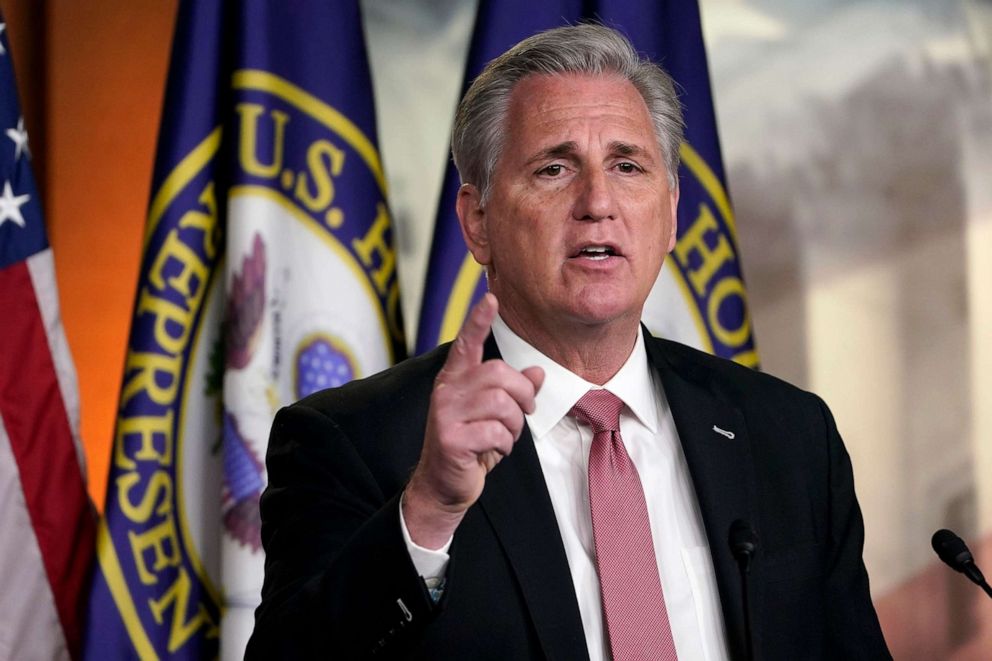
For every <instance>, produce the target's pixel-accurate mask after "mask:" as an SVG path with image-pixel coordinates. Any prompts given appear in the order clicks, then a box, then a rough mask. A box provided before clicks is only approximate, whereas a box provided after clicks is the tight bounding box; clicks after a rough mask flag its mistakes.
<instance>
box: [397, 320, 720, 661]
mask: <svg viewBox="0 0 992 661" xmlns="http://www.w3.org/2000/svg"><path fill="white" fill-rule="evenodd" d="M493 335H494V336H495V339H496V344H497V346H499V350H500V353H501V354H502V357H503V360H504V361H506V362H507V364H509V365H510V366H511V367H513V368H515V369H518V370H520V369H523V368H525V367H530V366H532V365H537V366H539V367H541V368H543V369H544V374H545V378H544V385H543V386H542V387H541V390H540V392H539V393H538V394H537V406H536V410H535V411H534V413H532V414H530V415H527V416H526V419H527V425H528V426H529V427H530V431H531V435H532V436H533V439H534V446H535V448H536V449H537V456H538V459H539V460H540V462H541V469H542V471H543V473H544V479H545V482H546V483H547V486H548V491H549V493H550V495H551V503H552V506H553V507H554V511H555V517H556V518H557V520H558V529H559V531H560V533H561V538H562V542H563V543H564V546H565V555H566V557H567V558H568V567H569V570H570V573H571V576H572V584H573V586H574V588H575V595H576V598H577V600H578V604H579V613H580V615H581V617H582V626H583V629H584V630H585V637H586V645H587V647H588V650H589V656H590V659H591V661H607V660H608V659H610V652H609V642H608V640H607V639H606V635H605V630H604V627H603V607H602V600H601V598H600V592H599V578H598V576H597V574H596V553H595V546H594V542H593V533H592V518H591V515H590V511H589V483H588V468H589V449H590V446H591V444H592V436H593V434H592V429H591V428H590V427H589V426H588V425H580V424H578V422H577V421H576V419H575V418H573V417H571V416H569V415H568V412H569V410H571V408H572V406H573V405H574V404H575V403H576V402H577V401H578V400H579V398H580V397H582V395H584V394H585V393H586V392H588V391H589V390H591V389H594V388H599V387H600V386H597V385H595V384H592V383H589V382H588V381H585V380H584V379H582V378H581V377H579V376H578V375H576V374H573V373H572V372H570V371H568V370H567V369H565V368H564V367H562V366H561V365H559V364H557V363H555V362H554V361H552V360H551V359H550V358H548V357H547V356H545V355H544V354H542V353H541V352H539V351H538V350H537V349H535V348H534V347H532V346H531V345H529V344H528V343H527V342H525V341H524V340H523V339H521V338H520V337H519V336H518V335H517V334H516V333H514V332H513V331H512V330H510V328H509V327H508V326H507V325H506V324H505V323H504V322H503V321H502V319H500V318H498V317H497V319H496V320H495V322H494V323H493ZM602 387H603V388H605V389H606V390H609V391H610V392H611V393H613V394H614V395H616V396H617V397H619V398H620V399H622V400H623V402H624V408H623V410H622V411H621V413H620V434H621V436H622V437H623V442H624V446H625V447H626V449H627V453H628V454H629V455H630V458H631V461H633V462H634V465H635V466H636V467H637V472H638V475H639V476H640V478H641V485H642V487H643V488H644V496H645V500H646V501H647V508H648V518H649V520H650V523H651V538H652V540H653V542H654V550H655V558H656V560H657V562H658V574H659V576H660V577H661V586H662V590H663V592H664V595H665V606H666V608H667V610H668V618H669V622H670V624H671V628H672V636H673V638H674V640H675V648H676V650H677V652H678V656H679V659H681V660H682V661H688V660H692V659H705V660H707V661H711V660H712V661H719V660H723V659H727V658H729V655H728V652H727V643H726V633H725V631H724V623H723V615H722V612H721V610H720V598H719V593H718V591H717V587H716V575H715V572H714V570H713V561H712V558H711V556H710V552H709V546H708V545H707V542H706V535H705V533H704V530H703V523H702V516H701V515H700V512H699V505H698V503H697V502H696V496H695V493H694V491H693V487H692V480H691V478H690V476H689V469H688V466H687V464H686V460H685V455H684V454H683V452H682V446H681V443H680V442H679V437H678V432H677V430H676V429H675V421H674V419H673V418H672V413H671V410H670V409H669V407H668V400H667V399H666V397H665V393H664V390H663V389H662V387H661V384H660V382H658V379H657V377H656V375H655V374H654V370H652V369H650V367H649V364H648V359H647V353H646V350H645V347H644V338H643V337H642V335H641V333H638V335H637V341H636V343H635V345H634V348H633V351H632V352H631V354H630V357H629V358H628V359H627V362H626V363H624V365H623V367H621V368H620V371H619V372H617V373H616V375H615V376H614V377H613V378H612V379H610V380H609V381H608V382H607V383H606V384H604V385H603V386H602ZM400 524H401V527H402V529H403V536H404V538H405V540H406V543H407V548H408V549H409V550H410V556H411V558H412V559H413V562H414V566H415V567H416V568H417V570H418V571H419V572H420V574H421V575H422V576H423V577H424V578H425V579H427V580H428V583H429V584H436V583H437V582H438V580H439V579H440V578H441V577H442V576H443V575H444V571H445V569H446V567H447V561H448V557H449V556H448V554H447V551H448V546H449V545H450V541H449V543H448V545H446V546H445V547H444V548H442V549H440V550H438V551H431V550H429V549H425V548H422V547H419V546H417V545H416V544H414V543H413V541H412V540H411V539H410V536H409V532H408V531H407V529H406V523H405V521H403V517H402V510H401V515H400Z"/></svg>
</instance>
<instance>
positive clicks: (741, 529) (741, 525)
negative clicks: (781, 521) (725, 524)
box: [727, 519, 758, 560]
mask: <svg viewBox="0 0 992 661" xmlns="http://www.w3.org/2000/svg"><path fill="white" fill-rule="evenodd" d="M727 542H728V543H729V544H730V552H731V553H733V554H734V557H735V558H737V559H738V560H740V559H741V558H750V556H752V555H754V552H755V551H757V550H758V535H757V533H755V532H754V528H752V527H751V524H750V523H748V522H747V521H744V520H743V519H737V520H736V521H734V522H733V523H731V524H730V533H729V534H728V535H727Z"/></svg>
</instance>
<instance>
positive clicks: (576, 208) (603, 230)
mask: <svg viewBox="0 0 992 661" xmlns="http://www.w3.org/2000/svg"><path fill="white" fill-rule="evenodd" d="M667 176H668V172H667V169H666V167H665V163H664V160H663V158H662V154H661V150H660V148H659V146H658V142H657V139H656V138H655V134H654V131H653V127H652V124H651V119H650V116H649V115H648V110H647V106H646V105H645V103H644V100H643V99H642V98H641V95H640V94H639V93H638V91H637V90H636V88H634V86H633V85H632V84H631V83H629V82H627V81H625V80H622V79H620V78H618V77H613V76H592V75H583V74H573V75H562V76H547V75H531V76H528V77H527V78H524V79H523V80H521V81H520V82H519V83H517V85H516V87H515V88H514V90H513V93H512V95H511V97H510V107H509V111H508V115H507V133H506V136H505V146H504V149H503V153H502V154H501V156H500V159H499V162H498V163H497V165H496V170H495V172H494V176H493V187H492V191H491V195H490V198H489V200H488V201H487V203H486V204H485V206H484V207H480V206H479V196H478V191H477V190H476V189H475V188H474V187H473V186H464V187H463V188H462V190H461V191H460V193H459V200H458V208H459V216H460V217H461V219H462V226H463V231H464V234H465V238H466V241H467V242H468V244H469V249H470V250H471V251H472V254H473V256H474V257H475V259H476V260H477V261H478V262H479V263H481V264H483V265H485V266H486V267H487V269H488V273H489V286H490V289H491V291H492V292H493V293H494V294H495V295H496V297H497V298H498V299H499V302H500V313H501V315H502V316H503V317H504V319H506V320H507V322H509V323H510V325H511V326H512V327H514V328H515V329H516V330H517V331H518V332H519V333H521V335H522V336H524V337H525V338H527V337H528V336H530V335H532V334H533V333H534V332H536V333H537V334H547V333H551V334H552V335H556V334H559V333H561V332H567V329H568V328H574V327H575V325H576V324H580V325H584V326H595V325H603V324H610V323H612V322H616V321H618V320H620V321H625V322H628V323H629V322H631V321H633V322H634V323H635V324H636V322H637V321H638V320H639V319H640V315H641V308H642V307H643V305H644V301H645V299H646V298H647V296H648V293H649V292H650V290H651V287H652V286H653V285H654V282H655V280H656V278H657V276H658V271H659V269H660V268H661V263H662V261H663V260H664V257H665V254H666V253H668V252H670V251H671V250H672V248H673V247H674V245H675V207H676V203H677V201H678V191H677V189H676V190H669V186H668V178H667Z"/></svg>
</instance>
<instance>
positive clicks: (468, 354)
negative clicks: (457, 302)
mask: <svg viewBox="0 0 992 661" xmlns="http://www.w3.org/2000/svg"><path fill="white" fill-rule="evenodd" d="M498 310H499V304H498V303H497V302H496V297H495V296H493V295H492V294H490V293H489V292H486V293H485V294H484V295H483V297H482V300H481V301H479V302H478V303H476V304H475V306H473V307H472V310H471V311H470V312H469V313H468V316H467V317H466V318H465V323H464V324H462V329H461V330H460V331H458V336H457V337H456V338H455V342H454V344H453V345H452V347H451V352H450V353H449V354H448V360H447V361H446V362H445V368H446V369H447V370H449V371H451V370H461V369H464V368H467V367H472V366H474V365H479V364H481V363H482V345H483V344H485V342H486V338H487V337H489V330H490V329H491V328H492V325H493V320H494V319H495V318H496V312H497V311H498Z"/></svg>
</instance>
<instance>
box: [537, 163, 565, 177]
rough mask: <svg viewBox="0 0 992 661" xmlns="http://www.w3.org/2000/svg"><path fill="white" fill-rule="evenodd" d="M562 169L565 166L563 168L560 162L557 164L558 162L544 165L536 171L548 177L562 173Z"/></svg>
mask: <svg viewBox="0 0 992 661" xmlns="http://www.w3.org/2000/svg"><path fill="white" fill-rule="evenodd" d="M564 169H565V168H563V167H562V166H561V164H559V163H552V164H551V165H546V166H544V167H543V168H541V169H540V170H538V171H537V172H538V174H543V175H546V176H548V177H557V176H558V175H560V174H561V173H562V171H563V170H564Z"/></svg>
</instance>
